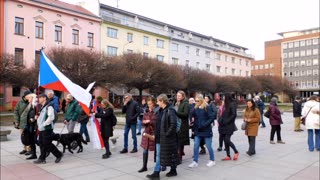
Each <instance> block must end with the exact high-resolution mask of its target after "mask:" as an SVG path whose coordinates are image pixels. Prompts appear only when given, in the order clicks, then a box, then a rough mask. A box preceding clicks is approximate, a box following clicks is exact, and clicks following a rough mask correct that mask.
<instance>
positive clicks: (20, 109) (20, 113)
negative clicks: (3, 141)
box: [14, 98, 29, 129]
mask: <svg viewBox="0 0 320 180" xmlns="http://www.w3.org/2000/svg"><path fill="white" fill-rule="evenodd" d="M28 104H29V102H28V100H25V99H24V98H22V99H21V100H20V101H19V102H18V104H17V105H16V107H15V108H14V119H15V122H16V123H19V128H20V129H23V128H25V127H26V125H27V118H28V112H27V111H28V110H27V109H26V108H27V106H28ZM24 110H26V111H25V112H24Z"/></svg>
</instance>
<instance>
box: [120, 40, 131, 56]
mask: <svg viewBox="0 0 320 180" xmlns="http://www.w3.org/2000/svg"><path fill="white" fill-rule="evenodd" d="M132 42H133V41H129V42H127V43H126V44H124V45H123V47H122V52H123V54H124V48H125V47H126V45H128V44H130V43H132Z"/></svg>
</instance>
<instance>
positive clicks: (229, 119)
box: [218, 102, 237, 134]
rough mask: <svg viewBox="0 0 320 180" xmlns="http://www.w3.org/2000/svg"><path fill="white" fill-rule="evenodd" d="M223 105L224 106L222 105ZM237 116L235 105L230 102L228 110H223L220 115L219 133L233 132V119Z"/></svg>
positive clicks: (234, 126) (234, 129)
mask: <svg viewBox="0 0 320 180" xmlns="http://www.w3.org/2000/svg"><path fill="white" fill-rule="evenodd" d="M224 107H225V106H224ZM236 117H237V105H236V104H235V103H234V102H232V103H230V107H229V111H227V110H226V109H224V110H223V112H222V114H221V117H220V118H219V120H218V122H219V128H218V130H219V133H220V134H233V132H234V131H236V130H237V129H236V125H235V120H236Z"/></svg>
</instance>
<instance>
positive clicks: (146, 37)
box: [143, 36, 149, 45]
mask: <svg viewBox="0 0 320 180" xmlns="http://www.w3.org/2000/svg"><path fill="white" fill-rule="evenodd" d="M143 45H149V37H148V36H143Z"/></svg>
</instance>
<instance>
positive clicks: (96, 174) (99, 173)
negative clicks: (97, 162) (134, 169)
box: [65, 169, 131, 180]
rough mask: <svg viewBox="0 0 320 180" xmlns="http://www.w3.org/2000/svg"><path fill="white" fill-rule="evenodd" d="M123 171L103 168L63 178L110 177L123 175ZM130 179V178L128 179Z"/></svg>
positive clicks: (68, 179) (84, 179)
mask: <svg viewBox="0 0 320 180" xmlns="http://www.w3.org/2000/svg"><path fill="white" fill-rule="evenodd" d="M123 175H125V173H122V172H119V171H117V170H114V169H105V170H102V171H96V172H92V173H87V174H82V175H79V176H73V177H71V178H65V179H66V180H88V179H92V178H93V177H94V180H102V179H111V178H115V177H119V176H123ZM130 180H131V179H130Z"/></svg>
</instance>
